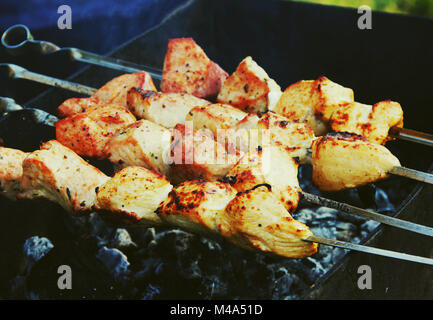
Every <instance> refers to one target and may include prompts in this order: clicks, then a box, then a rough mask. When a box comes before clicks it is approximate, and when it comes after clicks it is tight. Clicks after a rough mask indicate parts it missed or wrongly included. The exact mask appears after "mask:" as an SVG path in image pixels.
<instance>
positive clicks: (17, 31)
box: [1, 24, 162, 80]
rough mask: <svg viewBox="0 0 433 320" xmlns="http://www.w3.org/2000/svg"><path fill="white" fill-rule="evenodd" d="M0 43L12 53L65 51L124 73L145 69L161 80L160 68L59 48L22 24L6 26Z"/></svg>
mask: <svg viewBox="0 0 433 320" xmlns="http://www.w3.org/2000/svg"><path fill="white" fill-rule="evenodd" d="M1 42H2V45H3V46H4V47H5V48H6V49H7V50H8V51H9V53H11V54H12V55H19V54H25V53H28V52H35V51H36V52H38V53H40V54H44V55H45V54H51V53H54V52H58V51H64V52H67V53H68V54H69V56H70V58H71V59H73V60H76V61H80V62H85V63H90V64H93V65H96V66H100V67H105V68H110V69H115V70H119V71H122V72H126V73H134V72H140V71H146V72H147V73H149V74H150V76H151V77H152V78H154V79H158V80H161V79H162V77H161V70H158V69H155V68H151V67H148V66H142V65H138V64H135V63H132V62H128V61H123V60H120V59H114V58H111V57H104V56H101V55H98V54H95V53H91V52H88V51H84V50H81V49H77V48H61V47H59V46H57V45H55V44H54V43H52V42H48V41H40V40H34V38H33V35H32V34H31V32H30V30H29V28H27V26H25V25H23V24H16V25H13V26H12V27H10V28H8V29H7V30H6V31H5V32H4V33H3V35H2V38H1Z"/></svg>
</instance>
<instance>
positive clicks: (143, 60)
mask: <svg viewBox="0 0 433 320" xmlns="http://www.w3.org/2000/svg"><path fill="white" fill-rule="evenodd" d="M243 18H245V19H243ZM313 19H314V23H311V20H313ZM356 19H357V15H356V11H355V10H351V9H341V8H338V9H337V8H331V7H326V6H313V5H307V4H298V3H288V2H273V3H271V4H264V3H260V2H253V3H251V2H249V6H246V5H245V3H243V1H238V2H234V3H231V2H229V1H227V3H225V2H224V3H223V2H218V4H216V3H215V2H211V1H200V2H198V1H197V2H191V3H190V5H189V6H187V7H185V8H184V9H182V10H181V11H179V12H177V13H176V14H174V15H173V16H171V17H170V18H169V19H168V20H167V21H165V23H164V24H162V25H161V26H159V27H158V28H156V29H154V30H151V31H149V32H147V33H145V34H143V35H141V36H140V37H138V38H136V39H134V40H133V41H131V42H129V43H127V44H125V45H124V46H122V47H121V48H119V49H118V50H116V51H115V52H113V56H114V57H116V58H121V59H123V60H127V61H134V62H136V63H138V64H144V65H150V66H153V67H154V68H158V67H160V66H162V62H163V57H164V53H165V50H166V44H167V40H168V39H169V38H174V37H184V36H191V37H193V38H194V39H195V40H196V41H197V42H198V43H200V44H201V45H202V46H203V47H204V48H205V49H206V52H207V53H208V55H209V56H210V57H212V58H213V59H214V60H215V61H217V62H218V63H219V64H220V65H222V66H224V67H225V69H226V70H234V69H235V67H236V64H237V63H238V62H239V61H240V60H241V59H242V58H243V57H244V56H246V55H251V56H253V57H255V59H256V60H257V61H258V62H259V63H260V64H261V65H262V66H263V67H264V69H265V70H267V71H268V73H269V74H270V75H271V76H272V77H273V78H274V79H275V80H276V81H277V82H278V83H279V84H280V85H281V86H282V87H286V86H287V85H288V84H290V83H293V82H295V81H297V80H299V79H307V78H316V77H317V76H318V75H320V74H326V75H328V76H330V77H331V78H333V79H336V80H337V82H339V83H344V84H345V85H347V86H349V87H353V88H356V94H357V99H358V100H361V101H369V102H370V101H371V102H373V101H377V100H379V99H382V98H384V97H390V98H392V99H393V100H397V101H400V102H401V104H402V105H403V109H404V111H405V123H406V124H407V127H410V128H416V129H418V130H421V131H424V132H431V129H430V126H429V116H430V115H431V114H430V113H431V111H429V110H428V109H426V108H425V106H428V105H430V104H431V103H432V101H431V100H432V98H431V97H429V96H428V93H429V92H431V82H429V80H428V78H427V77H428V75H430V74H431V71H432V66H431V65H428V64H429V63H430V62H429V61H428V59H426V60H425V61H423V63H424V64H423V65H422V66H421V65H420V60H421V59H420V56H422V55H424V54H425V56H426V57H428V56H429V54H431V53H433V52H432V48H431V46H429V45H428V42H427V41H425V42H423V41H420V40H419V38H420V37H421V36H420V35H425V39H426V40H427V39H428V38H427V36H428V35H429V32H431V31H433V24H432V22H431V21H430V20H427V19H419V18H413V17H402V16H396V15H388V14H374V15H373V30H368V31H362V30H358V29H357V24H356ZM221 20H222V21H224V24H221V23H218V21H221ZM276 21H278V24H277V23H276ZM277 26H278V27H277ZM411 33H414V34H417V35H418V38H417V39H415V37H412V36H411ZM385 39H386V43H385ZM342 44H343V47H342ZM336 48H338V49H336ZM414 48H417V50H416V52H415V50H414ZM227 52H229V53H230V54H227ZM358 63H359V64H360V65H357V64H358ZM397 72H398V73H397ZM118 74H120V73H118V72H115V71H113V70H109V69H104V68H95V67H91V68H89V69H86V70H85V71H84V72H82V73H80V74H78V75H76V76H75V77H74V79H73V80H74V81H76V82H78V83H82V84H86V85H89V86H92V87H99V86H101V85H102V84H103V83H105V82H106V81H107V80H108V79H111V78H113V77H115V76H116V75H118ZM396 75H399V77H396ZM397 79H398V80H397ZM414 79H416V86H414V84H413V81H414ZM429 89H430V90H429ZM72 96H76V94H73V93H70V92H66V91H62V90H58V89H50V90H48V91H47V92H45V93H44V94H42V95H41V96H38V97H37V98H35V99H33V100H32V101H30V102H29V103H27V104H26V105H27V106H34V107H41V106H44V109H45V110H47V111H49V112H51V113H54V108H56V107H57V106H58V105H59V104H60V103H61V102H63V101H64V100H65V99H66V98H69V97H72ZM416 111H418V112H416ZM426 113H427V114H426ZM6 124H7V125H10V126H11V127H10V129H9V130H8V131H9V133H11V132H13V131H12V130H13V129H12V128H13V127H14V126H15V125H20V126H22V124H23V120H22V119H15V121H10V120H9V119H8V121H7V122H6V121H5V122H4V125H5V126H6ZM406 124H405V126H406ZM5 128H6V127H5ZM26 132H27V133H28V134H29V135H32V136H35V137H36V136H37V137H38V138H42V139H44V140H46V137H47V136H49V135H50V134H52V132H50V130H49V129H48V128H45V127H44V126H42V127H40V126H37V127H36V128H27V129H26V130H24V131H23V134H25V133H26ZM3 133H4V136H5V142H6V145H8V144H11V146H12V147H18V146H17V145H16V144H18V143H19V142H23V141H18V140H19V139H18V138H19V137H17V136H16V135H15V134H12V135H6V132H5V130H3ZM25 141H26V142H27V143H28V142H29V140H27V139H26V140H25ZM14 144H15V145H14ZM27 148H30V149H32V148H31V147H30V146H27ZM389 148H390V149H391V150H392V152H393V153H394V154H396V155H397V156H398V158H399V159H400V160H401V162H402V163H403V164H404V165H405V166H408V167H412V168H416V169H419V170H422V171H428V170H429V169H430V165H431V160H430V159H431V156H432V152H431V150H430V149H429V148H427V147H425V146H420V145H414V144H411V143H407V142H403V141H396V142H392V143H390V145H389ZM33 149H34V148H33ZM301 177H302V178H301V187H302V188H303V189H304V190H306V191H310V190H314V186H312V185H311V184H310V183H309V182H308V181H311V172H310V170H309V168H308V167H304V168H302V170H301ZM372 188H373V187H371V186H370V187H366V188H363V189H362V190H360V191H359V192H356V191H353V190H352V191H346V192H340V193H332V194H331V193H330V194H326V196H327V197H328V198H333V199H338V200H340V201H344V202H348V203H352V204H356V205H358V206H363V207H365V206H371V205H375V206H377V207H378V209H379V210H382V211H384V212H388V214H390V215H394V216H398V217H400V218H404V219H407V220H411V221H415V222H418V223H421V224H425V225H432V219H431V217H429V214H428V211H429V210H430V209H431V208H432V206H431V201H429V199H430V198H429V197H430V195H431V193H432V188H431V187H427V186H424V185H421V184H419V183H414V182H411V181H407V180H405V179H399V178H392V180H390V181H383V182H380V183H377V184H376V188H377V190H372ZM2 206H4V207H5V208H8V209H9V210H14V211H15V210H16V211H17V212H19V213H21V214H22V213H23V211H20V210H26V209H28V206H29V205H28V204H23V205H21V204H18V205H17V204H10V203H7V202H2ZM26 206H27V207H26ZM40 207H43V208H47V209H43V210H44V211H45V210H46V211H47V212H49V213H48V214H47V215H48V216H49V218H50V220H51V219H52V221H51V222H50V223H53V224H55V227H57V226H58V227H59V228H60V227H62V228H69V229H70V231H69V232H70V233H71V234H74V235H75V236H76V237H77V239H79V241H78V240H77V243H78V244H77V245H76V246H77V247H73V246H71V247H72V248H69V247H68V249H67V250H74V251H73V252H76V251H79V250H80V249H81V248H82V246H85V245H88V244H89V243H92V244H93V247H94V248H93V249H94V250H93V251H92V249H86V250H84V251H86V252H87V251H90V252H89V254H88V255H86V256H85V258H83V260H85V262H83V263H79V264H80V266H81V269H82V270H83V271H82V273H83V277H84V278H86V277H89V275H86V272H88V273H95V268H96V267H90V264H91V263H90V262H89V261H94V260H95V257H94V255H92V252H98V254H99V255H104V254H106V255H108V253H104V252H105V251H104V250H102V251H101V245H106V246H107V247H110V245H112V246H116V245H118V246H119V247H121V248H122V249H124V251H125V252H126V253H127V257H128V258H129V260H130V262H131V267H130V268H131V270H132V273H131V274H128V275H127V276H126V275H124V278H120V279H119V278H118V279H114V280H113V279H112V278H113V275H105V273H104V272H102V275H101V276H99V277H98V280H100V278H101V277H102V278H103V279H102V280H100V282H98V280H95V281H96V282H98V283H96V284H94V285H93V284H92V285H93V286H94V287H97V288H99V287H100V286H102V287H104V289H103V290H102V291H104V290H105V291H104V293H103V294H107V295H108V296H110V297H111V296H113V297H119V296H123V297H133V298H136V297H137V296H139V297H140V295H141V297H144V298H159V297H169V298H184V297H196V298H200V297H201V298H237V297H240V298H276V299H280V298H285V297H288V298H293V299H297V298H298V299H299V298H306V297H311V298H318V297H320V298H323V297H355V296H362V295H363V294H365V293H363V292H360V290H358V289H357V288H356V280H354V279H355V278H356V277H357V272H356V269H357V267H358V266H359V265H362V264H367V265H370V266H371V267H372V269H373V275H374V280H373V281H375V285H377V286H378V287H377V289H376V290H375V291H374V294H375V295H376V296H381V294H382V293H381V290H382V289H383V288H384V287H386V286H391V285H388V284H387V281H388V279H392V278H393V277H397V278H399V277H400V275H401V274H402V273H404V274H407V273H410V272H413V274H414V275H416V274H424V275H426V280H427V281H429V280H428V279H431V278H429V277H428V276H429V274H428V273H427V272H428V269H427V268H428V267H426V266H419V265H414V264H410V263H404V262H398V264H397V263H396V262H395V261H389V260H386V259H385V258H378V257H372V256H366V255H363V254H354V253H350V254H347V252H343V251H341V250H339V249H331V248H326V249H324V246H322V248H321V250H322V249H324V250H323V251H322V253H321V254H320V255H319V257H318V258H317V259H315V257H314V256H313V257H312V258H307V259H304V260H302V261H301V260H289V261H287V259H280V258H270V257H266V256H263V255H260V254H258V255H256V254H251V253H247V252H244V251H242V250H240V249H237V248H232V247H231V246H230V245H228V244H225V243H218V242H213V241H210V240H208V239H202V238H200V237H198V236H193V235H190V234H188V233H185V232H182V231H173V230H156V231H155V232H154V231H153V230H148V231H146V232H145V231H143V230H129V231H130V233H131V234H132V235H133V240H135V239H140V241H141V243H139V244H141V246H139V247H142V248H141V249H137V248H135V247H134V245H131V244H130V245H128V246H127V247H126V248H125V247H122V246H121V245H120V244H119V243H117V244H114V242H115V239H116V235H117V238H118V237H119V234H120V233H122V232H123V231H122V230H117V233H116V231H114V230H112V229H110V227H109V226H106V225H104V223H103V222H98V219H97V217H96V216H94V215H92V216H91V217H90V218H87V219H86V218H79V219H78V218H77V219H75V218H72V217H69V216H67V215H65V214H63V213H59V211H61V210H60V209H59V208H58V207H56V206H52V205H48V204H46V203H45V202H43V201H42V202H41V204H40ZM392 207H394V208H395V210H394V211H392V212H390V209H391V208H392ZM300 209H301V210H298V213H297V214H295V215H294V217H295V218H297V219H299V220H301V221H305V222H306V223H307V224H310V223H313V224H312V225H310V226H311V227H312V229H313V232H315V230H319V229H323V230H322V231H321V232H329V235H330V236H332V233H333V232H334V236H335V235H337V237H339V238H341V239H346V240H349V241H352V242H356V241H360V242H361V243H368V244H377V246H380V247H386V248H389V249H394V250H396V251H404V252H410V253H413V254H418V255H421V256H428V255H431V252H430V251H429V250H431V249H430V248H429V246H428V240H427V239H425V237H422V236H417V235H413V234H410V233H407V232H403V231H401V230H398V231H397V230H391V228H389V229H388V228H383V227H380V226H378V224H375V223H370V222H367V223H365V222H364V221H361V220H359V219H356V218H353V217H349V216H347V215H345V214H343V213H340V212H337V211H335V210H330V209H325V208H319V209H317V208H314V207H311V206H309V205H308V204H304V205H303V206H301V207H300ZM37 211H39V209H38V210H37ZM38 215H39V212H38ZM312 215H314V216H315V217H314V218H313V219H312V217H311V216H312ZM42 221H43V220H42ZM92 224H95V225H96V226H92ZM66 226H67V227H66ZM89 228H90V230H89ZM325 229H326V230H328V231H324V230H325ZM113 233H114V236H113ZM134 236H135V237H136V238H135V237H134ZM60 238H61V237H60ZM106 238H108V240H107V239H106ZM98 241H99V243H98ZM136 241H137V242H139V241H138V240H136ZM95 242H96V243H95ZM55 248H57V246H55ZM56 250H57V249H56ZM161 250H165V251H168V253H167V256H165V255H163V256H161V255H160V251H161ZM59 251H60V252H62V250H61V249H59V250H58V251H57V252H59ZM128 253H129V254H128ZM57 255H60V256H61V254H59V253H57ZM53 256H54V258H53ZM46 257H47V258H46V259H43V260H41V261H42V262H40V263H39V265H38V264H36V268H35V269H33V270H32V273H31V274H30V275H29V276H28V279H30V280H28V284H27V287H26V288H30V289H31V290H33V291H31V292H33V293H34V294H40V295H41V296H42V297H43V296H44V294H45V295H50V294H53V292H55V291H56V290H54V289H50V290H51V291H50V290H49V289H45V290H42V292H41V289H38V286H39V285H41V283H40V282H39V281H40V280H38V275H39V276H41V278H43V277H44V276H45V275H46V274H44V271H43V268H42V267H41V266H40V265H41V264H44V263H45V264H47V265H48V266H49V265H50V262H49V261H50V259H51V260H54V261H57V260H56V258H57V259H59V257H56V251H54V253H52V254H51V255H50V254H48V255H47V256H46ZM122 258H123V257H122ZM66 259H68V260H70V261H71V260H72V261H71V263H72V264H75V265H76V264H77V262H76V261H73V259H72V258H71V257H66ZM226 259H229V261H230V264H228V266H227V265H225V266H224V268H221V270H214V269H215V266H222V265H224V263H225V262H224V261H225V260H226ZM47 261H48V262H47ZM83 265H84V267H83ZM95 265H97V263H96V262H95ZM395 265H398V266H399V267H398V268H397V267H394V266H395ZM38 266H39V268H38ZM391 266H393V267H391ZM86 267H88V269H86ZM173 268H174V269H176V268H180V269H183V270H181V271H180V274H179V275H178V274H177V273H176V274H171V272H170V270H172V269H173ZM102 269H103V268H102V267H101V270H102ZM396 269H398V270H396ZM35 270H36V271H35ZM86 270H87V271H86ZM38 272H39V273H38ZM230 274H232V276H230ZM233 274H234V275H236V276H239V277H240V278H236V277H234V278H232V277H233ZM242 274H243V276H242V277H241V276H240V275H242ZM430 275H431V274H430ZM177 276H180V279H178V278H176V277H177ZM104 277H105V278H104ZM174 279H176V280H177V281H175V282H177V283H178V285H176V284H174V285H173V283H171V282H172V281H174ZM412 279H413V278H411V280H412ZM422 280H424V281H425V279H418V281H417V282H418V283H421V282H422ZM15 281H18V280H17V279H15ZM232 281H235V282H237V283H238V284H237V285H236V287H237V288H234V287H233V286H230V282H232ZM376 281H377V282H376ZM111 282H113V283H114V284H113V289H110V286H111ZM402 282H403V283H402V284H400V286H401V287H400V288H399V289H397V290H398V291H399V292H396V293H395V294H396V295H398V294H399V295H400V296H401V295H404V294H403V293H402V292H403V291H407V290H409V289H407V288H409V285H407V283H406V281H402ZM109 283H110V285H108V284H109ZM186 283H188V285H186ZM376 283H378V284H376ZM92 285H90V287H92ZM394 285H395V284H394V283H392V286H391V288H395V286H394ZM16 286H17V287H20V286H19V285H18V284H16ZM393 286H394V287H393ZM412 286H413V287H411V289H412V290H414V288H415V290H417V289H416V288H417V287H415V285H414V284H413V285H412ZM42 287H43V285H42ZM420 287H421V285H419V287H418V288H420ZM106 288H108V289H106ZM91 289H92V288H91ZM38 290H39V291H38ZM337 290H338V291H337ZM392 290H395V289H392ZM397 290H396V291H397ZM400 290H401V291H400ZM83 291H85V289H83ZM35 292H36V293H35ZM100 292H101V291H98V292H97V293H94V292H88V293H83V294H85V295H86V296H89V297H92V296H98V295H99V294H100ZM418 292H419V291H418ZM418 292H417V293H415V295H417V294H420V293H418ZM27 294H28V293H27ZM391 294H392V293H391ZM368 297H371V296H368Z"/></svg>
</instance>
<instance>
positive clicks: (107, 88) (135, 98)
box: [60, 73, 433, 183]
mask: <svg viewBox="0 0 433 320" xmlns="http://www.w3.org/2000/svg"><path fill="white" fill-rule="evenodd" d="M124 78H126V79H127V80H128V85H126V86H125V85H122V83H123V80H122V79H124ZM131 79H132V80H131ZM137 79H139V83H140V84H141V86H142V87H143V88H145V89H141V88H139V90H136V89H133V88H134V87H133V86H134V85H135V83H137ZM141 79H146V81H143V80H141ZM63 82H66V83H68V84H69V85H68V88H71V87H74V86H75V84H73V83H70V82H67V81H63ZM264 82H268V81H264ZM146 88H151V90H147V89H146ZM152 88H154V85H153V83H152V82H151V78H150V77H147V76H142V73H138V74H132V75H128V74H126V75H122V76H120V77H117V78H115V79H113V80H111V81H109V82H108V83H107V84H106V85H104V86H103V87H102V88H101V89H99V90H94V92H95V93H94V95H96V96H98V97H102V98H105V99H107V97H108V99H107V100H106V101H102V104H104V105H105V104H107V103H110V102H112V101H113V100H112V99H113V98H111V97H114V99H117V98H118V97H121V99H119V100H117V101H116V102H119V101H120V102H121V103H122V104H123V105H125V104H126V105H127V106H128V108H129V109H130V110H134V113H135V114H141V115H144V116H146V114H147V117H148V114H149V113H150V111H149V110H152V111H153V112H152V114H158V112H159V111H161V112H162V109H164V108H166V104H165V103H163V102H162V101H164V100H168V98H166V96H164V95H163V94H159V95H157V97H154V95H153V94H152V93H153V92H155V91H152ZM128 89H129V90H128ZM140 90H142V91H143V92H140ZM107 92H113V94H112V95H111V96H110V95H107ZM128 92H129V93H130V94H131V95H132V97H129V95H128ZM267 94H269V92H268V93H267ZM191 97H192V95H189V94H177V96H176V99H177V100H176V99H175V102H174V104H175V103H176V101H179V99H180V101H181V102H180V103H179V104H182V105H185V106H186V108H185V110H184V112H185V111H186V110H188V109H189V110H190V109H192V108H193V106H194V105H195V104H196V103H198V102H196V101H195V100H193V99H192V98H191ZM92 98H94V97H92ZM155 98H156V99H155ZM170 99H171V98H170ZM197 99H198V98H197ZM73 100H74V99H73ZM125 100H126V101H125ZM202 100H203V99H202ZM202 100H200V101H202ZM96 101H100V100H99V99H98V100H96ZM191 101H192V102H191ZM267 101H270V100H269V99H268V100H267ZM98 103H99V102H97V103H96V104H98ZM203 103H204V104H205V105H206V104H209V102H207V101H205V100H203ZM72 104H73V103H72ZM80 107H81V106H80ZM60 108H61V107H60ZM184 112H183V113H179V114H177V113H171V114H173V115H174V114H176V116H174V117H175V119H174V120H173V121H172V122H171V124H170V125H166V126H168V127H170V126H171V125H172V124H173V123H175V122H178V123H179V122H180V123H182V121H184V119H185V118H184ZM153 117H154V116H153ZM165 118H166V117H161V118H160V121H162V122H160V123H166V121H165V120H164V119H165ZM254 118H255V116H254V114H253V115H252V119H253V121H252V122H253V123H254V122H255V120H254ZM161 119H162V120H161ZM245 120H247V119H245ZM283 121H286V122H287V121H288V120H283ZM247 122H248V123H247V127H248V126H250V121H249V120H248V121H247ZM253 125H254V124H253ZM69 146H71V145H69ZM389 173H390V174H394V175H399V176H404V177H407V178H409V179H415V180H418V181H422V182H426V183H433V177H432V175H431V174H428V173H424V172H420V171H417V170H413V169H409V168H404V167H401V166H399V165H396V166H395V167H393V168H392V170H390V171H389Z"/></svg>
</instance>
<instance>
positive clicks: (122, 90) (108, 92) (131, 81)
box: [92, 71, 157, 108]
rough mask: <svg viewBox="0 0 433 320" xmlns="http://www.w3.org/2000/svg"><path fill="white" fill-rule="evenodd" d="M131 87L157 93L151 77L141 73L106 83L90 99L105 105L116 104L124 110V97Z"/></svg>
mask: <svg viewBox="0 0 433 320" xmlns="http://www.w3.org/2000/svg"><path fill="white" fill-rule="evenodd" d="M132 87H134V88H140V89H142V90H152V91H157V90H156V88H155V85H154V84H153V81H152V77H151V76H150V75H149V74H148V73H146V72H144V71H142V72H136V73H126V74H123V75H121V76H118V77H116V78H114V79H112V80H110V81H108V82H107V83H106V84H105V85H103V86H102V87H101V88H99V89H98V90H97V91H96V92H95V93H94V94H93V95H92V98H96V99H98V100H99V101H102V102H105V103H110V104H113V103H114V104H118V105H121V106H123V107H125V108H126V107H127V103H126V95H127V93H128V91H129V90H130V89H131V88H132Z"/></svg>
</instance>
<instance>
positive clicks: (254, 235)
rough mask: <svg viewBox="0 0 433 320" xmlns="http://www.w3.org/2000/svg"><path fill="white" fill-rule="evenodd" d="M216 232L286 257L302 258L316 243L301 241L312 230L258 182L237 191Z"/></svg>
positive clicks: (236, 242) (250, 247) (242, 243)
mask: <svg viewBox="0 0 433 320" xmlns="http://www.w3.org/2000/svg"><path fill="white" fill-rule="evenodd" d="M219 229H220V233H221V234H222V235H223V236H224V237H225V238H227V239H229V240H230V241H231V242H233V243H235V244H237V245H239V246H241V247H244V248H247V249H258V250H260V251H263V252H271V253H274V254H277V255H280V256H283V257H287V258H305V257H308V256H311V255H313V254H315V253H316V252H317V247H318V245H317V243H308V242H305V241H303V240H302V239H305V238H307V237H309V236H312V235H313V233H312V232H311V231H310V228H308V227H307V226H306V225H305V224H303V223H301V222H299V221H297V220H295V219H293V218H292V216H291V215H290V214H289V213H288V212H287V210H286V208H285V207H284V206H283V204H282V203H281V202H280V201H278V199H277V198H276V197H275V195H274V194H273V193H272V192H271V191H270V190H269V189H268V186H262V185H258V186H256V187H255V188H253V189H251V190H248V191H245V192H243V193H241V194H238V195H237V196H236V197H235V198H234V199H233V200H232V201H230V202H229V204H228V205H227V207H226V212H225V215H224V217H222V219H221V220H220V226H219Z"/></svg>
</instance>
